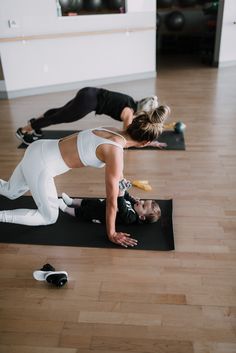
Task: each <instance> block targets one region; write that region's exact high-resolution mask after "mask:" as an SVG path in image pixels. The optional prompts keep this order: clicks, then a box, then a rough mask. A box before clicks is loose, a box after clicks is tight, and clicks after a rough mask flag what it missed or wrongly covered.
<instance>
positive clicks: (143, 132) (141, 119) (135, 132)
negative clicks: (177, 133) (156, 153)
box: [126, 105, 170, 142]
mask: <svg viewBox="0 0 236 353" xmlns="http://www.w3.org/2000/svg"><path fill="white" fill-rule="evenodd" d="M169 114H170V108H169V107H168V106H167V105H160V106H159V107H158V108H156V109H155V110H153V111H151V112H139V113H138V114H137V115H136V116H135V117H134V119H133V121H132V123H131V124H130V125H129V126H128V128H127V130H126V131H127V133H128V134H129V136H130V137H131V138H132V139H133V140H134V141H138V142H142V141H149V142H150V141H154V140H157V138H158V136H159V135H160V134H161V133H162V130H163V126H164V122H165V120H166V119H167V117H168V116H169Z"/></svg>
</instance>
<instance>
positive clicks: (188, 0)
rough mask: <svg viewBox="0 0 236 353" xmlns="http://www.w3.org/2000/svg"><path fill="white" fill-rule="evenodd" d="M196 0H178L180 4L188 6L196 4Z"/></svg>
mask: <svg viewBox="0 0 236 353" xmlns="http://www.w3.org/2000/svg"><path fill="white" fill-rule="evenodd" d="M196 3H197V0H179V4H180V6H183V7H188V6H194V5H196Z"/></svg>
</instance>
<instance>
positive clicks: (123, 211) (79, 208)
mask: <svg viewBox="0 0 236 353" xmlns="http://www.w3.org/2000/svg"><path fill="white" fill-rule="evenodd" d="M59 207H60V209H61V210H62V211H63V212H65V213H67V214H69V215H70V216H73V217H77V218H78V219H82V220H85V221H90V222H94V223H105V222H106V199H89V198H84V199H78V198H74V199H72V198H71V197H70V196H68V195H67V194H66V193H62V199H60V200H59ZM160 217H161V210H160V207H159V205H158V203H157V202H156V201H154V200H139V199H135V198H133V197H132V196H131V195H130V194H129V193H128V191H126V190H120V191H119V196H118V198H117V213H116V223H117V224H132V223H155V222H157V221H158V219H159V218H160Z"/></svg>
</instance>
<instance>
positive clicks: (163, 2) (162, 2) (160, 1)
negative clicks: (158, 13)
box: [157, 0, 173, 9]
mask: <svg viewBox="0 0 236 353" xmlns="http://www.w3.org/2000/svg"><path fill="white" fill-rule="evenodd" d="M172 5H173V0H157V8H158V9H159V8H160V9H164V8H166V7H171V6H172Z"/></svg>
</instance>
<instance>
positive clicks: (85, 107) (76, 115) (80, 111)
mask: <svg viewBox="0 0 236 353" xmlns="http://www.w3.org/2000/svg"><path fill="white" fill-rule="evenodd" d="M98 92H99V88H94V87H85V88H82V89H81V90H80V91H78V93H77V94H76V96H75V97H74V98H73V99H72V100H70V101H69V102H68V103H66V104H65V105H64V106H63V107H60V108H53V109H49V110H47V111H46V113H44V115H43V116H42V117H40V118H38V119H36V120H35V121H33V122H32V123H31V126H32V128H33V129H34V130H37V129H41V128H44V127H47V126H50V125H55V124H62V123H71V122H72V121H76V120H79V119H82V118H83V117H84V116H86V115H87V114H88V113H91V112H92V111H96V108H97V103H98V98H97V97H98Z"/></svg>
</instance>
